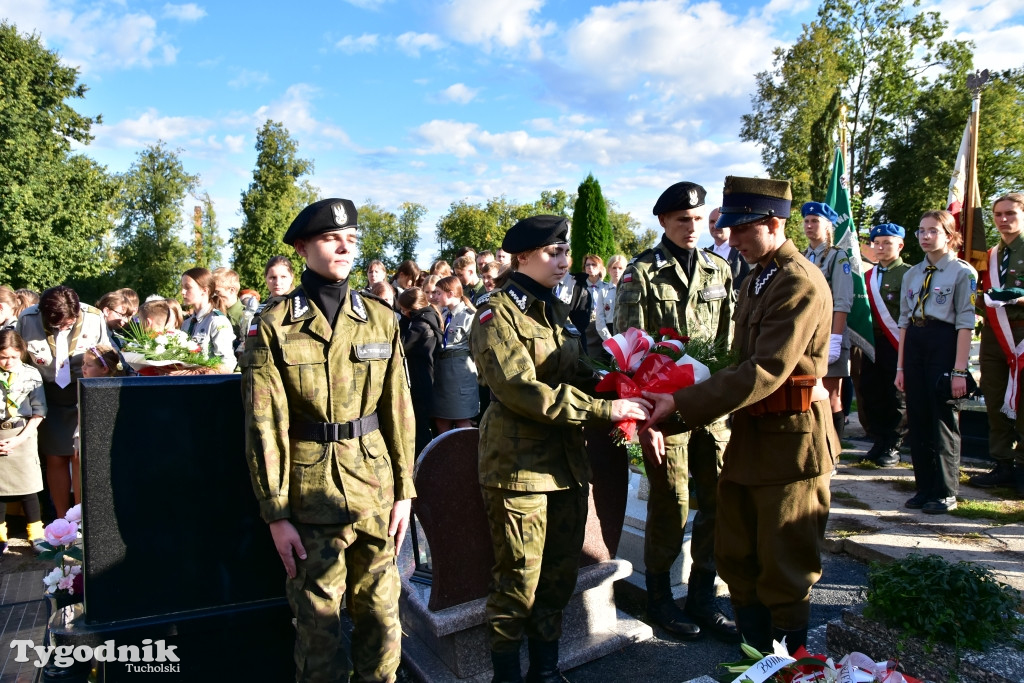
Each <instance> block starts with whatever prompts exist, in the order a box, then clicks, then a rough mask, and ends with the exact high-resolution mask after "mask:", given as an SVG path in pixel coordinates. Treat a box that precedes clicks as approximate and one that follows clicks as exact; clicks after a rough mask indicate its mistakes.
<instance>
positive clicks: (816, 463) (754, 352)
mask: <svg viewBox="0 0 1024 683" xmlns="http://www.w3.org/2000/svg"><path fill="white" fill-rule="evenodd" d="M831 307H832V302H831V299H830V297H829V296H828V289H827V286H826V283H825V281H824V277H823V276H822V274H821V271H820V270H818V268H816V267H815V266H813V265H811V264H810V263H808V262H807V260H806V259H804V258H803V257H802V256H800V254H799V252H798V251H797V249H796V247H794V246H793V243H792V242H790V241H788V240H787V241H786V242H785V243H784V244H783V245H782V246H781V247H779V249H778V250H777V251H776V252H775V255H774V258H773V260H772V261H771V262H769V265H768V268H767V269H765V268H763V267H761V266H757V267H755V268H754V269H753V270H752V271H751V273H750V276H749V277H748V278H747V284H746V286H745V287H743V289H742V290H741V292H740V298H739V301H738V303H737V308H736V316H735V322H736V329H735V339H734V340H733V351H734V353H735V354H736V358H737V364H736V365H735V366H733V367H730V368H726V369H724V370H721V371H719V372H718V373H716V374H714V375H712V376H711V378H710V379H708V380H706V381H705V382H703V383H701V384H699V385H697V386H694V387H687V388H686V389H682V390H680V391H678V392H676V394H675V402H676V406H677V408H678V410H679V413H680V415H681V416H682V418H683V419H684V420H685V421H686V422H687V423H688V424H708V423H711V422H714V421H715V420H718V419H720V418H721V417H722V416H723V415H726V414H729V413H732V419H733V422H732V438H731V440H730V442H729V446H728V447H727V448H726V451H725V464H724V467H723V469H722V475H721V480H720V483H719V488H718V503H719V505H718V520H717V525H716V528H715V532H716V537H717V542H716V545H715V559H716V560H717V564H718V573H719V574H720V575H721V577H722V578H723V579H724V580H725V581H726V583H728V585H729V592H730V594H731V597H732V601H733V604H734V605H735V606H736V607H737V609H738V617H739V608H744V607H754V606H763V607H767V609H768V610H770V613H771V622H772V623H773V624H774V626H775V627H776V628H780V629H784V630H799V629H801V628H806V627H807V621H808V618H809V614H810V600H809V596H810V588H811V586H812V585H814V583H815V582H816V581H817V580H818V578H820V576H821V558H820V551H821V543H822V539H823V538H824V533H825V523H826V521H827V519H828V508H829V487H828V484H829V476H830V473H831V471H832V469H833V467H834V464H835V460H836V458H838V455H839V443H838V437H837V436H836V433H835V429H834V428H833V427H832V426H831V425H832V421H831V416H830V414H829V406H828V402H827V401H821V400H819V401H814V402H813V403H811V407H810V410H808V411H807V412H801V413H794V414H785V415H765V416H762V417H754V416H753V415H751V414H750V413H749V412H748V411H747V410H745V408H747V407H748V406H751V405H752V404H754V403H757V402H759V401H761V400H763V399H765V398H766V397H768V396H769V395H771V394H772V393H773V392H775V391H776V390H777V389H779V388H780V387H781V386H782V385H783V384H784V383H785V382H786V380H787V379H788V378H790V377H791V376H793V375H813V376H815V377H819V378H820V377H822V376H824V375H825V372H826V369H827V367H828V348H829V335H830V325H831V316H830V311H831ZM763 607H762V609H763ZM738 621H739V619H738ZM740 626H741V631H742V630H743V625H742V624H741V625H740Z"/></svg>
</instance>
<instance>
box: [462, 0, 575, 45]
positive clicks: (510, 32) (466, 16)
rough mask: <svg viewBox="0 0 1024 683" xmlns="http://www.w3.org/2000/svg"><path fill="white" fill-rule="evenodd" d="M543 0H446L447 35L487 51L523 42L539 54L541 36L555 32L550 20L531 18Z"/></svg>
mask: <svg viewBox="0 0 1024 683" xmlns="http://www.w3.org/2000/svg"><path fill="white" fill-rule="evenodd" d="M543 6H544V0H490V1H489V2H480V0H449V1H448V2H447V3H446V4H445V6H444V8H443V9H442V17H443V20H444V21H445V23H446V26H447V31H448V36H449V37H450V38H451V39H452V40H456V41H458V42H461V43H466V44H468V45H477V46H479V47H481V48H482V49H483V50H485V51H487V52H490V51H491V50H493V49H495V48H503V49H512V48H517V47H519V46H520V45H522V44H524V43H525V45H526V48H527V51H528V54H529V55H530V57H532V58H534V59H537V58H539V57H540V56H541V54H542V50H541V47H540V42H539V41H540V39H541V38H542V37H544V36H546V35H549V34H551V33H553V32H554V31H555V24H554V23H553V22H546V23H543V24H542V23H540V22H536V23H535V21H534V19H535V15H536V14H537V13H539V12H540V9H541V7H543Z"/></svg>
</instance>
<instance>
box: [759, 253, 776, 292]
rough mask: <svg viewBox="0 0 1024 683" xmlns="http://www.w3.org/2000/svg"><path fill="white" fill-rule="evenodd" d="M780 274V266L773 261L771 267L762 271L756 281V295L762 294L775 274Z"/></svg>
mask: <svg viewBox="0 0 1024 683" xmlns="http://www.w3.org/2000/svg"><path fill="white" fill-rule="evenodd" d="M777 272H779V264H778V263H776V262H775V259H772V262H771V265H769V266H768V267H767V268H765V269H764V270H763V271H761V274H760V275H758V276H757V280H755V281H754V294H760V293H761V290H762V289H764V288H765V285H767V284H768V282H769V280H771V279H772V278H773V277H774V276H775V273H777Z"/></svg>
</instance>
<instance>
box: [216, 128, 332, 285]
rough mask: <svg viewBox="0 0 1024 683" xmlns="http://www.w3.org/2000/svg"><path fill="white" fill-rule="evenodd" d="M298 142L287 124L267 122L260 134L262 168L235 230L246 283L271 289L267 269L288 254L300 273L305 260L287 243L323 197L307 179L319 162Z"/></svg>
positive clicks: (238, 265)
mask: <svg viewBox="0 0 1024 683" xmlns="http://www.w3.org/2000/svg"><path fill="white" fill-rule="evenodd" d="M298 149H299V147H298V144H297V143H296V142H295V141H294V140H293V139H292V138H291V136H290V135H289V134H288V129H287V128H285V127H284V126H283V125H282V124H280V123H278V122H276V121H271V120H269V119H268V120H267V121H266V123H264V124H263V127H262V128H260V130H259V132H258V133H257V134H256V167H255V169H253V173H252V176H253V180H252V182H251V183H249V187H248V189H246V190H244V191H243V192H242V225H241V226H240V227H239V228H237V229H234V230H232V231H231V247H232V250H233V258H232V262H233V264H234V265H233V268H234V270H235V271H236V272H237V273H238V277H239V279H240V280H241V282H242V286H243V287H258V288H259V290H260V291H261V292H262V293H263V294H266V293H267V289H266V284H265V283H264V281H263V269H264V268H265V267H266V265H267V261H269V260H270V258H271V257H273V256H276V255H277V254H288V256H289V257H290V258H291V259H292V264H293V265H294V266H295V272H296V273H299V272H301V271H302V259H301V258H299V256H298V255H297V254H295V253H294V252H293V250H292V249H290V248H288V247H287V246H286V245H284V244H283V243H282V242H281V238H282V237H284V233H285V231H287V229H288V226H289V225H291V222H292V221H293V220H294V219H295V216H297V215H298V213H299V212H300V211H302V209H304V208H305V207H306V206H308V205H309V204H311V203H313V202H315V201H316V199H317V193H316V190H314V189H313V187H312V186H311V185H310V184H309V182H308V181H304V180H302V177H303V176H305V175H308V174H310V173H312V172H313V162H312V161H308V160H306V159H300V158H299V157H298Z"/></svg>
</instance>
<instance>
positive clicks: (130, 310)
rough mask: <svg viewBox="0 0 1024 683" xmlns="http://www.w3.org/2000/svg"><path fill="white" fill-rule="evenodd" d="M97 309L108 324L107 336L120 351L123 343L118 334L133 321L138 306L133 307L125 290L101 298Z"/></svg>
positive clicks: (109, 293)
mask: <svg viewBox="0 0 1024 683" xmlns="http://www.w3.org/2000/svg"><path fill="white" fill-rule="evenodd" d="M128 291H131V290H128ZM96 308H98V309H99V310H100V311H101V312H102V313H103V321H104V322H105V323H106V324H107V336H108V337H109V338H110V341H111V343H112V344H113V346H114V348H115V349H120V348H121V344H122V341H121V338H120V337H119V336H118V334H117V333H118V332H120V331H121V330H122V329H124V326H125V325H127V324H128V323H129V322H130V321H131V319H132V317H133V316H134V315H135V313H136V312H137V310H138V305H137V304H136V305H134V306H133V305H132V302H131V300H130V297H129V296H128V295H127V294H126V292H125V290H123V289H118V290H115V291H113V292H107V293H106V294H104V295H103V296H101V297H100V300H99V301H97V302H96Z"/></svg>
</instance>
